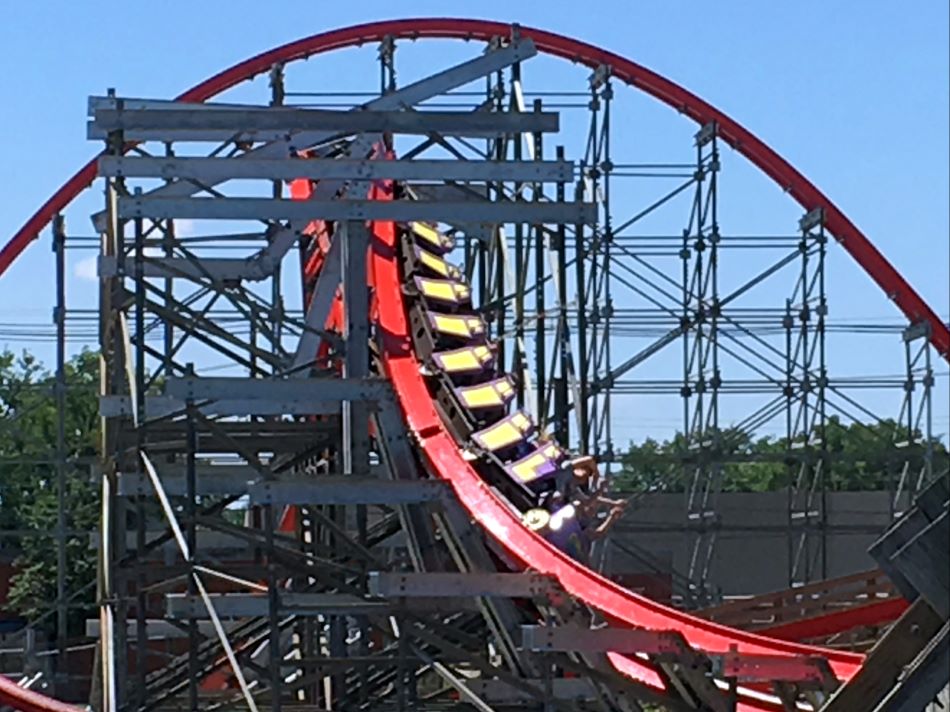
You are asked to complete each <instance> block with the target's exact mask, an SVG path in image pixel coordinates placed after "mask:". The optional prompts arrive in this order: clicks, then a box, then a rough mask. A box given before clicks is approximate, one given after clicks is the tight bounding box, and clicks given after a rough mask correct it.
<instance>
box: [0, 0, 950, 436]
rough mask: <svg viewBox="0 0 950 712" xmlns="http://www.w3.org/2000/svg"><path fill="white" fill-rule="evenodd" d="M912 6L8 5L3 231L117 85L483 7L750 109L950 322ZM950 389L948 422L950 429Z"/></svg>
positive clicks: (195, 72) (17, 281) (35, 272)
mask: <svg viewBox="0 0 950 712" xmlns="http://www.w3.org/2000/svg"><path fill="white" fill-rule="evenodd" d="M912 7H913V9H912V11H909V10H907V5H902V4H899V3H893V2H884V1H882V0H873V1H870V2H861V3H854V2H849V3H840V2H839V3H828V2H816V1H811V0H809V1H805V2H796V3H764V2H739V1H728V2H720V3H696V2H685V1H682V2H678V1H669V2H621V1H616V0H612V1H609V2H593V3H567V2H560V1H556V0H555V1H552V2H547V3H542V2H533V1H531V2H525V1H522V2H510V1H509V2H498V1H497V0H481V1H479V2H477V3H475V2H455V3H447V2H422V1H418V0H416V1H412V2H408V1H407V2H402V3H400V4H398V5H396V4H393V3H382V2H363V3H359V4H357V3H328V2H321V3H316V2H310V3H306V2H299V0H298V1H297V2H283V1H272V2H268V3H260V2H246V1H244V0H231V1H230V2H214V1H212V2H189V3H186V2H179V1H178V0H169V1H167V2H163V3H128V2H125V3H117V2H84V3H75V2H52V1H50V2H42V1H38V2H34V3H25V2H20V3H12V2H11V3H6V4H5V7H4V12H3V22H2V23H0V88H2V90H3V96H4V107H3V110H2V111H0V129H2V131H3V135H4V136H5V137H6V138H7V141H6V145H5V150H4V151H3V158H2V159H0V160H2V164H0V169H2V170H0V175H3V176H4V181H3V184H4V194H3V198H2V199H0V240H5V239H7V237H8V236H9V235H12V234H13V232H14V231H15V230H16V229H17V228H18V227H19V226H20V224H21V223H22V222H23V221H24V220H25V219H26V218H27V217H28V216H29V215H30V214H31V213H32V211H33V210H34V209H35V208H36V207H38V206H39V205H40V204H41V203H42V202H43V201H44V200H46V198H47V197H49V195H50V194H51V193H52V192H53V191H54V190H55V189H56V188H57V187H58V186H59V185H60V183H61V182H62V181H63V180H65V179H66V178H67V177H68V176H69V175H71V173H72V172H73V171H74V170H75V169H76V168H77V167H78V166H79V165H80V164H81V163H83V162H84V161H85V160H87V159H88V158H89V156H91V155H92V154H93V153H94V150H95V147H94V146H92V145H90V144H89V142H87V141H86V139H85V118H86V117H85V107H86V98H87V97H88V96H89V95H90V94H101V93H103V92H104V90H105V89H106V87H117V88H118V90H119V92H120V93H124V94H126V95H138V96H154V97H170V96H172V95H174V94H176V93H178V92H179V91H181V90H182V89H184V88H186V87H188V86H190V85H192V84H194V83H196V82H198V81H200V80H201V79H203V78H205V77H207V76H209V75H211V74H213V73H214V72H216V71H218V70H220V69H222V68H223V67H226V66H228V65H230V64H233V63H234V62H237V61H239V60H241V59H244V58H246V57H248V56H251V55H253V54H256V53H258V52H260V51H262V50H265V49H268V48H270V47H272V46H275V45H278V44H281V43H284V42H287V41H290V40H293V39H297V38H299V37H302V36H305V35H309V34H313V33H316V32H320V31H324V30H327V29H332V28H334V27H339V26H344V25H349V24H353V23H357V22H363V21H368V20H374V19H386V18H395V17H412V16H417V17H422V16H445V15H454V16H459V17H480V18H486V19H497V20H504V21H517V22H520V23H522V24H525V25H533V26H537V27H540V28H544V29H549V30H552V31H555V32H559V33H563V34H567V35H572V36H575V37H577V38H579V39H583V40H586V41H588V42H591V43H593V44H598V45H602V46H604V47H606V48H608V49H611V50H613V51H615V52H617V53H619V54H622V55H626V56H628V57H630V58H632V59H634V60H635V61H637V62H640V63H641V64H644V65H646V66H647V67H649V68H651V69H653V70H655V71H657V72H659V73H661V74H664V75H666V76H668V77H670V78H671V79H673V80H675V81H677V82H679V83H680V84H682V85H684V86H685V87H687V88H689V89H690V90H691V91H693V92H694V93H696V94H698V95H699V96H701V97H703V98H704V99H706V100H707V101H709V102H710V103H712V104H713V105H715V106H716V107H718V108H720V109H721V110H723V111H725V112H726V113H728V114H729V115H731V116H732V117H733V118H735V119H737V120H739V121H740V122H741V123H743V124H744V125H745V126H746V127H747V128H749V129H751V130H752V131H753V132H754V133H756V134H757V135H758V136H759V137H760V138H762V139H764V140H765V141H766V142H767V143H769V144H770V145H771V146H772V147H773V148H775V149H776V150H777V151H778V152H779V153H780V154H782V155H783V156H784V157H785V158H787V159H788V160H789V161H790V162H791V163H792V164H793V165H795V166H796V167H797V168H798V169H799V170H800V171H802V172H803V173H804V174H805V175H806V176H808V177H809V178H810V179H811V180H812V181H814V182H815V183H816V184H817V185H818V186H819V188H821V189H822V190H823V191H824V192H825V193H826V194H827V195H828V196H830V197H831V198H832V199H833V200H834V201H835V202H836V203H837V204H838V206H839V207H840V208H842V209H843V210H844V211H845V213H847V214H848V215H849V216H850V217H851V219H852V220H853V221H854V222H855V223H856V224H857V225H858V226H860V227H861V228H862V229H863V230H864V231H865V233H866V234H868V235H869V236H870V237H871V239H872V240H873V241H874V243H875V244H876V245H877V246H878V248H879V249H880V250H881V251H882V252H883V253H884V254H885V256H886V257H887V258H888V259H889V260H890V261H891V262H892V263H893V264H894V265H895V266H896V267H897V268H898V270H899V271H900V272H902V273H903V274H904V276H905V277H906V278H907V279H908V280H909V281H910V282H911V284H913V285H914V286H915V288H916V289H917V290H918V291H919V292H920V293H921V295H922V296H923V297H924V298H925V299H926V300H927V301H928V302H929V303H930V304H931V306H932V307H933V308H934V309H935V310H936V311H937V312H938V313H939V314H940V315H941V317H942V318H944V319H947V318H948V311H950V308H948V303H950V286H948V282H950V279H948V264H950V239H948V235H950V206H948V195H950V180H948V153H950V142H948V124H950V89H948V87H950V68H948V63H950V62H948V45H950V40H948V25H950V17H948V7H947V4H946V3H940V2H926V3H913V4H912ZM539 71H540V70H539ZM544 78H545V77H544V76H543V72H542V76H541V77H540V79H539V83H540V84H543V83H544ZM373 81H375V78H372V77H371V78H370V82H367V83H368V84H371V83H372V82H373ZM367 83H364V85H365V84H367ZM667 114H668V115H669V120H670V121H677V120H680V121H681V119H677V118H676V117H675V115H674V114H672V113H671V112H667ZM664 116H666V115H664ZM73 224H76V223H75V221H74V223H73ZM86 225H88V223H86ZM83 229H84V230H85V225H83ZM836 260H837V261H835V262H834V263H833V266H834V270H833V277H834V280H835V282H836V288H837V289H838V290H839V291H840V293H841V294H842V295H843V296H842V297H841V301H842V302H843V304H844V306H845V307H846V309H845V312H846V313H847V315H848V316H850V317H853V318H858V317H864V318H886V319H888V320H895V319H896V318H897V317H898V316H899V315H898V312H897V311H896V309H895V308H894V307H893V306H892V305H891V304H889V303H888V302H887V301H886V300H885V299H884V298H883V297H882V296H880V293H879V292H877V291H876V289H875V288H873V287H871V286H869V284H870V281H869V279H868V278H867V277H866V276H864V275H863V274H861V273H860V271H858V270H856V269H853V268H850V266H849V265H847V264H845V261H844V260H843V258H841V256H840V255H839V256H838V257H837V258H836ZM839 265H841V266H840V267H839ZM50 268H51V260H50V253H49V243H48V240H44V241H42V242H41V243H38V244H35V245H34V246H33V247H32V249H31V250H30V251H29V252H28V254H27V255H26V256H25V257H24V258H23V259H22V260H21V262H20V263H19V264H17V265H16V266H15V267H14V268H13V269H12V270H11V271H10V272H9V273H8V274H7V275H5V276H4V278H3V280H0V300H2V301H0V323H8V322H14V321H28V322H40V321H46V320H48V319H49V315H50V307H51V301H50V298H49V291H50V289H51V286H52V281H51V279H52V274H51V272H50ZM81 288H83V287H82V285H81V283H77V289H81ZM86 288H87V289H91V285H88V284H87V285H86ZM3 345H4V344H0V346H3ZM5 345H8V346H12V347H16V348H18V347H19V346H20V344H18V343H17V342H15V341H7V342H6V344H5ZM895 353H896V352H895ZM861 358H862V359H863V361H862V364H863V367H864V366H866V369H865V370H867V371H868V372H875V371H887V372H893V371H894V369H895V364H896V365H897V366H899V365H900V364H899V362H896V361H894V360H893V359H890V360H889V361H888V362H887V363H884V362H880V363H879V362H878V361H877V360H876V356H875V354H874V353H863V354H861ZM944 371H945V369H944ZM943 383H946V378H944V379H943ZM942 393H943V398H942V400H943V402H942V403H938V404H937V407H938V408H939V409H941V410H939V412H938V420H939V421H940V422H939V423H938V429H941V428H942V430H943V431H946V429H947V418H946V412H947V407H946V397H945V390H944V391H942Z"/></svg>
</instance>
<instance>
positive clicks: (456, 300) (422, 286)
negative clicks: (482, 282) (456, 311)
mask: <svg viewBox="0 0 950 712" xmlns="http://www.w3.org/2000/svg"><path fill="white" fill-rule="evenodd" d="M413 281H414V282H415V285H416V289H418V290H419V293H420V294H422V296H424V297H425V298H426V299H431V300H433V301H436V302H443V303H445V304H451V305H458V304H462V303H464V302H467V301H469V300H470V299H471V297H472V290H471V289H469V287H468V285H467V284H465V283H464V282H456V281H455V280H454V279H429V278H428V277H416V278H415V279H414V280H413Z"/></svg>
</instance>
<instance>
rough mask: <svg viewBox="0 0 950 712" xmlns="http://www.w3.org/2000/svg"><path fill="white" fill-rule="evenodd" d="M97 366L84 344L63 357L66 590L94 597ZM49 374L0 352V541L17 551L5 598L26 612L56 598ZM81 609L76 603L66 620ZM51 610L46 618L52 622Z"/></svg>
mask: <svg viewBox="0 0 950 712" xmlns="http://www.w3.org/2000/svg"><path fill="white" fill-rule="evenodd" d="M98 379H99V366H98V356H97V354H95V353H93V352H90V351H83V352H81V353H79V354H77V355H75V356H74V357H73V358H71V359H70V360H69V361H68V362H67V364H66V384H67V388H66V396H65V399H66V401H65V402H66V408H65V436H66V437H65V441H66V463H67V469H66V503H67V506H66V510H65V511H66V530H67V532H69V533H70V535H69V536H68V538H67V540H66V561H67V577H66V579H67V592H68V593H72V592H77V591H84V593H83V594H82V595H77V596H76V597H75V599H74V600H73V602H74V603H80V604H82V603H87V604H89V605H91V604H92V602H93V599H94V593H95V592H94V591H93V590H92V586H91V583H92V582H93V580H94V578H95V568H96V557H95V550H93V549H91V548H90V546H89V538H88V535H87V534H85V532H89V531H91V530H94V529H95V526H96V522H97V517H98V499H99V492H98V486H97V485H96V483H95V481H94V480H93V478H92V477H91V476H90V468H89V465H90V464H91V463H93V462H95V457H96V445H97V434H98V429H99V417H98V399H97V395H96V394H97V392H98ZM57 423H58V416H57V407H56V379H55V375H54V374H52V373H50V372H49V371H48V370H47V369H45V368H44V367H43V366H42V365H41V364H40V363H39V362H38V361H37V360H36V359H35V358H34V357H33V356H31V355H30V354H28V353H24V354H22V355H20V356H17V355H15V354H13V353H11V352H9V351H6V352H4V353H2V354H0V528H2V530H3V531H4V533H5V534H6V536H4V538H3V539H2V547H3V548H4V549H5V550H7V551H8V552H9V553H18V556H17V558H16V560H15V562H14V563H15V566H16V569H17V573H16V574H15V576H14V577H13V579H12V581H11V586H10V598H9V605H10V606H11V607H12V608H13V609H14V610H16V611H17V612H19V613H20V614H21V615H24V616H26V617H27V618H30V619H32V620H35V619H37V618H38V617H40V616H42V615H43V614H45V613H47V612H48V611H49V610H50V608H51V607H52V606H53V605H54V604H55V601H56V570H57V565H56V564H57V547H56V531H57V513H58V509H59V507H58V502H59V498H58V485H57V482H58V481H57V467H56V442H57ZM86 615H87V613H86V611H83V610H82V609H75V610H74V611H73V612H72V614H71V627H72V624H75V625H81V621H82V620H83V619H84V618H85V617H86ZM54 623H55V620H54V617H53V616H49V617H48V618H46V619H45V622H44V626H43V627H46V628H47V629H50V630H51V629H52V626H53V625H54Z"/></svg>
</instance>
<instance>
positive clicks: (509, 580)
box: [368, 571, 557, 598]
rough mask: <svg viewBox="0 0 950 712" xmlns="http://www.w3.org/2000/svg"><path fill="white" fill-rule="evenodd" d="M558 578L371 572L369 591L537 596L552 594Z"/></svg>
mask: <svg viewBox="0 0 950 712" xmlns="http://www.w3.org/2000/svg"><path fill="white" fill-rule="evenodd" d="M556 589H557V585H556V581H555V579H553V578H552V577H550V576H543V575H541V574H530V573H522V574H507V573H472V574H459V573H443V572H431V573H390V572H388V571H373V572H370V574H369V587H368V590H369V593H370V595H373V596H383V597H406V598H416V597H419V596H425V597H443V596H448V597H452V598H458V597H467V596H472V597H474V596H488V597H500V598H535V597H538V596H545V595H548V594H551V593H552V592H554V591H555V590H556Z"/></svg>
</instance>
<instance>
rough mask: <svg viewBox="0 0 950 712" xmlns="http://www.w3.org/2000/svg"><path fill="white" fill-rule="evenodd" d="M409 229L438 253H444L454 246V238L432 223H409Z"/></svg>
mask: <svg viewBox="0 0 950 712" xmlns="http://www.w3.org/2000/svg"><path fill="white" fill-rule="evenodd" d="M409 229H410V230H412V234H413V235H415V236H416V238H418V239H419V240H420V241H421V242H423V243H424V244H426V245H428V246H429V248H430V249H433V250H435V251H436V252H438V253H439V254H445V253H446V252H449V251H450V250H452V249H453V248H454V247H455V240H453V239H452V238H451V237H449V236H448V235H445V234H443V233H441V232H439V231H438V230H437V229H435V228H434V227H433V226H432V225H427V224H426V223H421V222H411V223H409Z"/></svg>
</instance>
